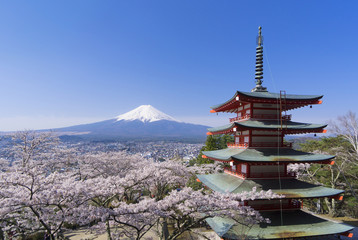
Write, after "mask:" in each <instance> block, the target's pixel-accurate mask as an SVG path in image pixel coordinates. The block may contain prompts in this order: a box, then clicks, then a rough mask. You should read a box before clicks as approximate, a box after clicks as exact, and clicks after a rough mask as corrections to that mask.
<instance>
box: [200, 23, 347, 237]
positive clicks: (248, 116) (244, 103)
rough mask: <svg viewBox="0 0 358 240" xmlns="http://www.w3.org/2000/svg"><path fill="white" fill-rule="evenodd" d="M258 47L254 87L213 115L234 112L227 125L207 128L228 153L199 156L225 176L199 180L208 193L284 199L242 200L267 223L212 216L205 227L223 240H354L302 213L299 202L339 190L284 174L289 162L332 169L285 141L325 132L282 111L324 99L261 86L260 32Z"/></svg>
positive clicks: (342, 228)
mask: <svg viewBox="0 0 358 240" xmlns="http://www.w3.org/2000/svg"><path fill="white" fill-rule="evenodd" d="M257 44H258V46H257V47H256V73H255V79H256V87H255V88H254V89H252V90H251V92H242V91H237V92H236V93H235V95H234V96H233V97H232V98H231V99H229V100H228V101H226V102H225V103H223V104H219V105H216V106H213V107H212V110H211V112H214V113H215V112H216V113H218V112H228V113H236V117H235V118H231V119H230V124H228V125H225V126H222V127H215V128H209V129H208V130H209V132H208V133H207V134H208V135H215V134H232V135H234V139H235V142H233V143H229V144H228V148H226V149H222V150H216V151H207V152H203V154H204V155H203V157H207V158H209V159H212V160H215V161H221V162H225V163H228V165H229V166H230V167H226V168H225V171H224V173H219V174H210V175H198V179H199V180H200V181H201V182H202V183H203V184H204V185H205V186H207V187H208V188H210V189H212V190H213V191H219V192H223V193H225V192H233V193H240V192H244V191H251V190H252V189H253V188H254V187H256V189H258V190H269V189H271V190H272V191H273V192H274V193H277V194H280V195H282V196H284V198H282V199H271V200H253V201H245V202H244V204H245V205H248V206H251V207H253V208H254V209H256V210H258V211H259V212H260V213H261V215H263V216H264V217H265V218H269V219H270V220H271V223H270V224H260V225H255V226H253V227H250V228H247V229H245V227H244V226H243V225H241V224H238V223H236V222H234V221H233V220H231V219H225V218H219V217H214V218H211V219H208V220H207V222H208V224H209V225H210V226H211V228H212V229H213V230H214V231H215V232H216V233H217V234H218V235H219V236H220V237H221V238H223V239H240V237H239V236H242V231H245V234H246V236H247V238H248V239H283V238H300V237H309V236H323V235H333V234H342V235H346V236H352V234H351V233H349V231H351V230H352V229H353V227H351V226H347V225H344V224H339V223H334V222H331V221H327V220H325V219H321V218H318V217H316V216H313V215H311V214H309V213H306V212H305V211H302V210H301V205H302V204H301V201H302V200H303V199H308V198H323V197H332V198H336V199H340V198H341V194H342V193H343V191H342V190H336V189H331V188H326V187H323V186H320V185H314V184H310V183H307V182H303V181H300V180H298V179H296V176H295V174H294V173H291V172H288V169H287V165H288V164H292V163H310V164H334V161H333V160H332V159H333V158H334V156H330V155H321V154H312V153H305V152H301V151H296V150H294V149H292V144H291V143H287V142H285V141H284V136H285V135H287V134H300V133H324V132H325V131H326V130H325V129H324V128H325V127H326V126H327V125H325V124H311V123H300V122H293V121H291V115H287V114H286V111H288V110H293V109H296V108H300V107H304V106H308V105H313V104H321V103H322V101H321V100H320V99H321V98H322V97H323V96H322V95H292V94H286V92H284V91H281V92H280V93H271V92H268V91H267V89H266V88H265V87H263V86H262V82H263V81H262V79H263V46H262V36H261V27H260V28H259V36H258V38H257Z"/></svg>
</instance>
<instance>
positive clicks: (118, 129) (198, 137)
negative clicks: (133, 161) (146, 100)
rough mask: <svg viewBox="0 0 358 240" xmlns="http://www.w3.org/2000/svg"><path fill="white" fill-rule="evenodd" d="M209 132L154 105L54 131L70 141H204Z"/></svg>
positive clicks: (201, 126)
mask: <svg viewBox="0 0 358 240" xmlns="http://www.w3.org/2000/svg"><path fill="white" fill-rule="evenodd" d="M207 128H208V126H204V125H198V124H191V123H184V122H181V121H178V120H176V119H175V118H173V117H171V116H169V115H167V114H165V113H163V112H161V111H159V110H158V109H156V108H154V107H152V106H151V105H142V106H139V107H137V108H136V109H133V110H132V111H129V112H127V113H124V114H121V115H119V116H117V117H116V118H113V119H109V120H105V121H101V122H95V123H90V124H82V125H76V126H71V127H64V128H57V129H53V130H54V131H55V132H57V133H58V134H59V135H61V138H62V139H69V140H93V141H105V140H139V141H146V140H187V141H203V140H205V138H206V132H207Z"/></svg>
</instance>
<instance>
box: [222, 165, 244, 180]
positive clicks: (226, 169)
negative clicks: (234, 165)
mask: <svg viewBox="0 0 358 240" xmlns="http://www.w3.org/2000/svg"><path fill="white" fill-rule="evenodd" d="M224 172H225V173H227V174H230V175H234V176H237V177H240V178H246V173H238V172H236V171H233V170H232V169H231V167H224Z"/></svg>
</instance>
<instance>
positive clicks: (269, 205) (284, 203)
mask: <svg viewBox="0 0 358 240" xmlns="http://www.w3.org/2000/svg"><path fill="white" fill-rule="evenodd" d="M248 205H249V206H251V207H252V208H254V209H255V210H273V211H275V210H279V209H299V208H300V207H301V206H300V203H299V201H296V200H292V199H281V200H278V199H277V200H276V199H272V200H270V201H267V200H249V201H248Z"/></svg>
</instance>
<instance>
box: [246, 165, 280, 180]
mask: <svg viewBox="0 0 358 240" xmlns="http://www.w3.org/2000/svg"><path fill="white" fill-rule="evenodd" d="M279 175H280V176H282V177H285V176H286V173H285V166H284V165H251V166H250V178H271V177H278V176H279Z"/></svg>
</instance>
